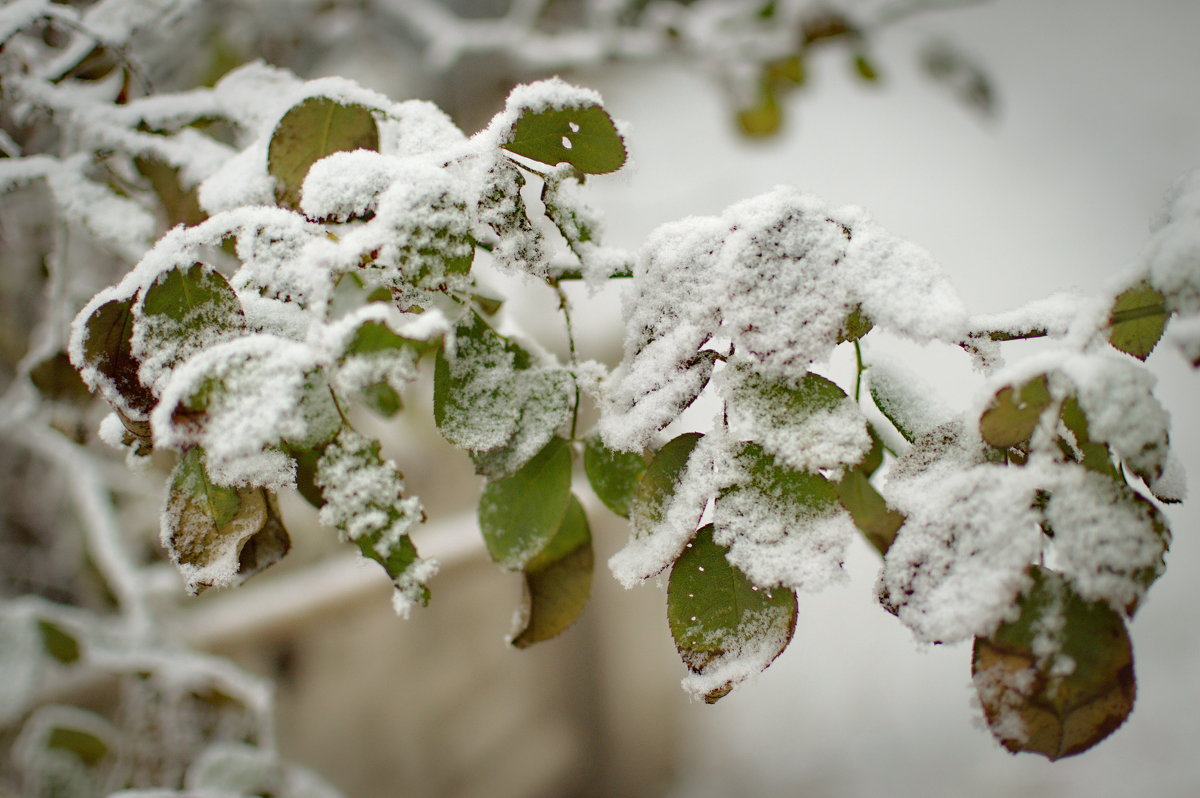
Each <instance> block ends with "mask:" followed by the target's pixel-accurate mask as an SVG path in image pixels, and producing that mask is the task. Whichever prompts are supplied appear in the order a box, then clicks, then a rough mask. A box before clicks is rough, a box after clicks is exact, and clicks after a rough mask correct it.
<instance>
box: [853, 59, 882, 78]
mask: <svg viewBox="0 0 1200 798" xmlns="http://www.w3.org/2000/svg"><path fill="white" fill-rule="evenodd" d="M854 73H855V74H856V75H858V77H859V78H861V79H862V80H863V81H865V82H866V83H878V82H879V70H878V69H876V68H875V63H874V62H873V61H872V60H871V59H870V58H869V57H868V56H867V54H866V53H862V52H858V53H855V54H854Z"/></svg>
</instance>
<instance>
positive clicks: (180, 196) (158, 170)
mask: <svg viewBox="0 0 1200 798" xmlns="http://www.w3.org/2000/svg"><path fill="white" fill-rule="evenodd" d="M133 165H134V167H135V168H136V169H137V170H138V172H139V173H140V174H141V175H142V177H144V178H146V179H147V180H148V181H149V182H150V188H151V189H152V190H153V191H154V193H155V194H156V195H157V196H158V201H159V203H160V204H161V205H162V208H163V211H164V213H165V214H166V218H167V226H168V227H174V226H175V225H177V224H182V225H187V226H189V227H190V226H191V225H196V224H200V222H203V221H204V220H205V219H206V218H208V215H207V214H205V212H204V209H203V208H201V207H200V200H199V195H198V192H197V190H196V188H195V187H193V188H190V189H185V188H184V187H183V184H182V182H181V181H180V179H179V168H178V167H175V166H171V165H170V164H168V163H167V162H165V161H163V160H161V159H159V158H157V157H153V156H151V157H143V156H138V157H135V158H134V159H133Z"/></svg>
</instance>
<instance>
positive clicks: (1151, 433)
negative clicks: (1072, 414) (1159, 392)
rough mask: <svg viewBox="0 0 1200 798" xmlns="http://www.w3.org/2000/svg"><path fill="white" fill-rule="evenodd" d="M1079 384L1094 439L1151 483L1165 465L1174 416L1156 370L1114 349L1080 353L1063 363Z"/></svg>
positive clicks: (1081, 399)
mask: <svg viewBox="0 0 1200 798" xmlns="http://www.w3.org/2000/svg"><path fill="white" fill-rule="evenodd" d="M1062 366H1063V371H1064V372H1065V373H1066V374H1067V376H1068V377H1070V379H1071V381H1072V382H1073V383H1074V384H1075V387H1076V390H1077V394H1076V395H1077V396H1078V398H1079V407H1080V409H1082V410H1083V412H1084V413H1085V414H1086V415H1087V420H1088V430H1089V433H1090V435H1091V437H1092V439H1093V440H1096V441H1102V442H1104V443H1107V444H1108V445H1109V447H1110V448H1111V449H1112V450H1113V452H1114V453H1116V455H1117V456H1118V457H1120V458H1121V460H1122V462H1123V463H1124V464H1125V466H1126V467H1127V468H1129V470H1130V471H1132V472H1133V473H1135V474H1137V475H1138V476H1139V477H1141V478H1142V479H1143V480H1145V481H1146V482H1147V483H1150V482H1153V481H1154V480H1156V479H1157V478H1158V477H1159V476H1160V475H1161V474H1162V473H1163V469H1164V468H1166V464H1167V458H1168V455H1169V453H1170V450H1169V446H1168V434H1167V430H1168V427H1169V426H1170V418H1169V416H1168V415H1167V411H1166V409H1165V408H1164V407H1163V406H1162V404H1161V403H1160V402H1159V401H1158V399H1156V398H1155V396H1154V385H1155V382H1156V379H1155V377H1154V375H1152V374H1151V373H1150V372H1148V371H1147V370H1146V369H1145V368H1143V367H1141V366H1139V365H1137V364H1135V363H1132V362H1130V361H1129V360H1128V359H1127V358H1122V357H1120V356H1118V355H1115V354H1095V355H1080V356H1076V357H1073V358H1070V359H1068V360H1065V361H1063V363H1062Z"/></svg>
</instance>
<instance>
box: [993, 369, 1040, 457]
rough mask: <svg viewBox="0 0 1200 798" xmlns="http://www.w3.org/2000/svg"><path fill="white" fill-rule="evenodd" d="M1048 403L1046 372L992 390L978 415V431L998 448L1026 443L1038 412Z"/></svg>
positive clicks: (1035, 425)
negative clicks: (988, 402) (989, 397)
mask: <svg viewBox="0 0 1200 798" xmlns="http://www.w3.org/2000/svg"><path fill="white" fill-rule="evenodd" d="M1049 406H1050V390H1049V387H1048V385H1047V382H1046V375H1045V374H1040V375H1038V376H1037V377H1034V378H1033V379H1031V380H1029V381H1027V382H1025V383H1023V384H1021V385H1018V386H1011V385H1007V386H1005V387H1003V388H1001V389H1000V390H999V391H997V392H996V395H995V396H994V397H993V398H992V401H991V403H990V404H988V406H987V408H985V409H984V411H983V413H982V414H981V415H980V417H979V433H980V434H981V435H982V436H983V439H984V440H985V441H987V442H988V443H989V444H991V445H992V446H995V447H996V448H998V449H1007V448H1009V447H1012V446H1018V445H1020V444H1023V443H1028V442H1029V438H1030V436H1032V435H1033V431H1034V429H1035V428H1036V427H1037V424H1038V420H1039V419H1040V418H1041V417H1042V411H1043V410H1045V409H1046V408H1047V407H1049Z"/></svg>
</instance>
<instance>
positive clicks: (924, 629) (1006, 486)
mask: <svg viewBox="0 0 1200 798" xmlns="http://www.w3.org/2000/svg"><path fill="white" fill-rule="evenodd" d="M918 457H922V447H921V446H920V445H917V446H914V447H913V450H912V451H911V452H910V453H909V454H906V455H905V456H904V457H902V458H901V459H900V462H899V463H898V464H897V468H896V469H895V470H894V472H893V473H892V474H891V475H890V476H891V478H889V480H888V481H887V482H886V483H885V485H884V490H883V495H884V497H885V498H886V499H887V501H888V504H889V505H891V506H892V507H895V508H896V509H897V510H899V511H900V512H901V513H904V515H905V516H906V517H907V518H906V521H905V522H904V526H902V527H901V529H900V534H899V535H898V536H897V537H896V540H895V541H894V542H893V543H892V546H891V548H890V549H888V552H887V555H886V556H885V558H884V566H883V570H882V571H881V572H880V576H879V592H880V597H881V600H882V601H883V602H884V604H885V605H886V606H888V607H890V608H891V609H892V610H894V611H895V612H896V614H897V616H898V617H899V618H900V620H901V621H902V622H903V623H904V624H905V625H906V626H908V627H909V629H911V630H912V632H913V634H914V635H915V636H916V637H917V639H919V640H922V641H924V642H943V643H950V642H955V641H958V640H964V639H967V638H969V637H971V636H972V635H986V634H989V633H990V632H992V631H993V630H994V629H995V628H996V626H997V625H998V624H999V623H1000V622H1001V621H1004V620H1006V619H1008V618H1009V616H1010V615H1011V613H1012V612H1013V611H1014V604H1015V602H1014V599H1015V598H1016V596H1017V595H1018V594H1019V593H1020V592H1021V591H1022V590H1023V589H1024V588H1025V586H1026V584H1027V583H1028V577H1027V576H1026V575H1025V569H1026V567H1027V566H1028V565H1029V563H1030V562H1032V561H1034V560H1035V559H1036V558H1037V556H1038V553H1039V552H1040V551H1041V547H1042V534H1041V531H1040V530H1039V528H1038V514H1037V512H1036V510H1035V509H1034V508H1033V506H1032V505H1033V499H1034V493H1035V490H1036V489H1037V487H1038V485H1037V482H1036V479H1035V478H1034V476H1033V472H1032V471H1031V470H1030V469H1021V468H1010V467H1005V466H997V465H987V464H983V465H974V466H969V467H966V468H962V467H960V466H954V465H950V464H949V463H946V464H938V465H935V466H934V467H928V466H926V467H923V469H922V470H916V469H914V468H913V463H912V460H913V459H915V458H918ZM906 460H909V461H910V462H909V463H907V464H906V463H905V461H906ZM904 465H907V466H908V467H907V468H901V466H904ZM914 471H915V473H914ZM896 472H899V473H896Z"/></svg>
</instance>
